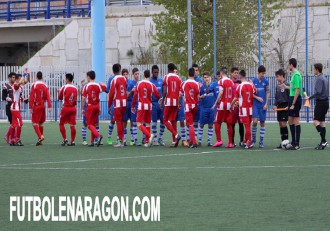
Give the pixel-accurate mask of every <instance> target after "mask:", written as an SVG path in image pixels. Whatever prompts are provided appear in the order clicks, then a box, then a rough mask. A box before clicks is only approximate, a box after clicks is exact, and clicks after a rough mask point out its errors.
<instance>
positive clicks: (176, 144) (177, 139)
mask: <svg viewBox="0 0 330 231" xmlns="http://www.w3.org/2000/svg"><path fill="white" fill-rule="evenodd" d="M180 140H181V136H180V135H179V134H177V137H176V141H175V144H174V147H178V145H179V142H180Z"/></svg>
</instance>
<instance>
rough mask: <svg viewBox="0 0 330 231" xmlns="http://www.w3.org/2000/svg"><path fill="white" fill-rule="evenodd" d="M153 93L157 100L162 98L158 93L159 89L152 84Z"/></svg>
mask: <svg viewBox="0 0 330 231" xmlns="http://www.w3.org/2000/svg"><path fill="white" fill-rule="evenodd" d="M152 93H153V95H154V96H155V97H156V98H157V99H159V98H160V93H159V92H158V90H157V87H156V86H155V85H154V84H152ZM133 105H134V104H133Z"/></svg>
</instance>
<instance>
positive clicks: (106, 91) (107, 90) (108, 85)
mask: <svg viewBox="0 0 330 231" xmlns="http://www.w3.org/2000/svg"><path fill="white" fill-rule="evenodd" d="M110 87H111V81H110V78H109V79H108V83H107V88H106V89H105V93H109V91H110Z"/></svg>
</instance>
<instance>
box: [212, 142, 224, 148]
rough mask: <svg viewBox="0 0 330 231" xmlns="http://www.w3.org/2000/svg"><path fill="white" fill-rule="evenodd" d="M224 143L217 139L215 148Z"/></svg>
mask: <svg viewBox="0 0 330 231" xmlns="http://www.w3.org/2000/svg"><path fill="white" fill-rule="evenodd" d="M222 145H223V142H222V141H217V142H215V144H213V146H212V147H213V148H217V147H221V146H222Z"/></svg>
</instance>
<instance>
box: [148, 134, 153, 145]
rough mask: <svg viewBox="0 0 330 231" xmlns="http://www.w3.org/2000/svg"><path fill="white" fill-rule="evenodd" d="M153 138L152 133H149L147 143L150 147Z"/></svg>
mask: <svg viewBox="0 0 330 231" xmlns="http://www.w3.org/2000/svg"><path fill="white" fill-rule="evenodd" d="M153 140H154V134H151V135H150V137H149V139H148V145H149V147H151V146H152V143H153V142H152V141H153Z"/></svg>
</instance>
